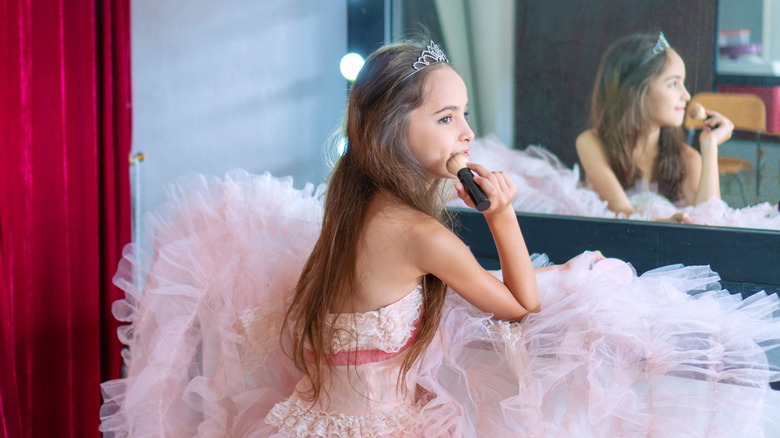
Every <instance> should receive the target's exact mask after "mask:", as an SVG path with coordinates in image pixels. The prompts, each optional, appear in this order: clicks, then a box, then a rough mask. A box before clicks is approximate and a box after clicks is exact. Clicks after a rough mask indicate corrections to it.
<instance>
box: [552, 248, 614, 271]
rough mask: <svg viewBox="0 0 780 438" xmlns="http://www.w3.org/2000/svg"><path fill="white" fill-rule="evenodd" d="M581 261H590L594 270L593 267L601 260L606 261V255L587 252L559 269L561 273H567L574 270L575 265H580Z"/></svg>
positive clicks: (598, 252) (599, 252)
mask: <svg viewBox="0 0 780 438" xmlns="http://www.w3.org/2000/svg"><path fill="white" fill-rule="evenodd" d="M580 260H587V261H589V264H590V267H591V268H592V267H593V265H595V264H596V262H598V261H599V260H604V255H603V254H601V251H585V252H584V253H582V254H580V255H578V256H576V257H574V258H572V259H571V260H569V261H568V262H566V263H564V264H562V265H560V266H559V267H558V270H559V271H566V270H569V269H571V268H572V266H574V265H575V264H577V263H579V261H580Z"/></svg>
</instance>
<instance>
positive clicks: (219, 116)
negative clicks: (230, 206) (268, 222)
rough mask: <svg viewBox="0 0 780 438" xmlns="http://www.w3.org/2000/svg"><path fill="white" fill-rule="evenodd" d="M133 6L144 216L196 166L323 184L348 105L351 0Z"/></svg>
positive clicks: (138, 1)
mask: <svg viewBox="0 0 780 438" xmlns="http://www.w3.org/2000/svg"><path fill="white" fill-rule="evenodd" d="M131 4H132V75H133V105H134V108H133V152H134V153H137V152H143V153H144V154H145V156H146V160H145V161H144V162H143V163H142V167H141V168H140V171H141V172H140V178H139V181H138V182H139V183H140V184H139V185H140V197H141V203H140V206H139V207H140V210H141V212H146V211H149V210H150V209H152V208H153V207H154V206H156V205H157V204H159V203H160V202H161V201H162V200H163V199H164V197H163V190H162V186H163V184H164V183H165V182H167V181H171V180H172V179H174V178H176V177H178V176H180V175H182V174H185V173H189V172H202V173H205V174H209V175H217V176H223V175H224V174H225V172H226V171H228V170H230V169H232V168H243V169H246V170H248V171H250V172H253V173H261V172H264V171H270V172H271V173H273V174H275V175H279V176H282V175H292V176H293V178H294V179H295V186H296V187H302V186H303V184H304V183H305V182H315V183H319V182H323V181H324V179H325V177H326V175H327V171H328V169H327V168H326V167H325V165H324V161H323V146H324V145H325V144H326V141H327V139H328V136H329V135H330V134H331V132H332V131H333V130H334V129H335V128H337V127H338V126H339V125H340V122H341V118H342V116H343V111H344V108H345V103H346V92H347V83H346V80H344V79H343V78H342V77H341V75H340V73H339V71H338V65H339V60H340V58H341V57H342V56H343V55H344V53H346V52H345V50H346V28H347V27H346V0H328V1H326V2H322V1H318V0H294V1H291V0H264V1H252V0H224V1H218V2H217V1H212V0H187V1H184V0H165V1H158V0H134V1H133V2H132V3H131ZM140 235H141V236H143V232H142V233H141V234H140Z"/></svg>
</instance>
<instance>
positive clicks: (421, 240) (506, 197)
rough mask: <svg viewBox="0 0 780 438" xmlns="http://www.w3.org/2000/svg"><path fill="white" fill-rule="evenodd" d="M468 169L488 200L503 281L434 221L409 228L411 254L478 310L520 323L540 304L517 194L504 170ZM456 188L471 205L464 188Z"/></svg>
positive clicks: (488, 218)
mask: <svg viewBox="0 0 780 438" xmlns="http://www.w3.org/2000/svg"><path fill="white" fill-rule="evenodd" d="M469 168H471V169H473V170H476V171H477V173H478V174H479V176H476V177H475V178H474V180H475V181H476V182H477V184H479V185H480V187H482V189H483V190H484V192H485V194H486V195H487V196H488V198H490V201H491V206H490V208H489V209H487V210H486V211H484V212H483V215H484V217H485V220H486V221H487V223H488V226H489V227H490V231H491V233H492V234H493V239H494V241H495V243H496V249H497V250H498V257H499V260H500V263H501V269H502V272H503V276H504V281H503V282H502V281H501V280H499V279H498V278H496V277H495V276H493V275H492V274H490V273H489V272H488V271H486V270H485V269H484V268H482V267H481V266H480V265H479V263H478V262H477V260H476V259H475V258H474V255H473V254H472V253H471V251H470V250H469V249H468V247H467V246H466V245H465V244H464V243H463V241H461V240H460V238H458V236H456V235H455V234H453V233H452V232H451V231H450V230H448V229H447V228H446V227H444V226H443V225H441V224H440V223H438V222H437V221H435V220H433V219H431V220H430V221H425V222H423V223H420V224H418V225H416V226H414V227H413V229H411V230H410V233H411V234H412V236H411V237H412V238H411V239H409V242H411V246H410V248H409V255H410V257H411V259H412V260H413V263H414V264H415V265H416V266H417V267H418V268H419V269H420V270H421V272H429V273H432V274H434V275H436V276H437V277H438V278H440V279H441V280H442V281H444V282H445V283H446V284H447V285H448V286H450V287H451V288H452V289H453V290H454V291H456V292H457V293H458V294H460V295H461V296H463V298H465V299H466V301H468V302H470V303H471V304H473V305H474V306H475V307H477V308H478V309H480V310H482V311H484V312H488V313H492V314H493V315H494V317H496V318H498V319H509V320H515V321H519V320H520V319H522V318H523V317H524V316H525V315H527V314H528V313H530V312H538V311H539V307H540V300H539V289H538V286H537V284H536V275H535V274H534V269H533V265H532V264H531V258H530V256H529V255H528V249H527V248H526V245H525V239H524V238H523V234H522V232H521V231H520V226H519V224H518V222H517V216H516V215H515V212H514V210H513V209H512V205H511V201H512V199H513V198H514V196H515V195H516V192H517V190H516V188H515V186H514V183H513V182H512V180H511V179H510V178H509V177H508V176H506V175H504V174H503V173H502V172H489V171H487V169H485V168H484V167H482V166H480V165H476V164H473V163H469ZM455 187H456V190H457V191H458V195H459V196H460V197H461V199H463V200H464V201H465V202H466V203H467V204H468V205H470V206H472V207H473V205H472V204H471V200H470V199H469V198H468V196H467V195H466V194H465V192H464V190H463V186H462V184H460V183H457V184H456V185H455Z"/></svg>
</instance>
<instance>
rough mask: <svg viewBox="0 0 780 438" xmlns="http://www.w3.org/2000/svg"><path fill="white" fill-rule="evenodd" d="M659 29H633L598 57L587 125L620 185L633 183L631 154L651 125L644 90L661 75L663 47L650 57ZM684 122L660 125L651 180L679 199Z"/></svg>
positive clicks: (637, 172)
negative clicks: (642, 31)
mask: <svg viewBox="0 0 780 438" xmlns="http://www.w3.org/2000/svg"><path fill="white" fill-rule="evenodd" d="M657 39H658V34H654V35H653V34H632V35H628V36H625V37H622V38H620V39H618V40H617V41H615V42H613V43H612V44H611V45H610V46H609V48H608V49H607V51H606V53H604V56H603V57H602V59H601V64H600V65H599V70H598V73H597V74H596V81H595V83H594V85H593V95H592V97H591V105H590V127H591V128H592V129H594V130H595V131H596V134H597V135H598V137H599V138H600V139H601V141H602V142H603V144H604V147H605V149H606V153H607V157H608V160H609V165H610V167H611V168H612V171H613V172H615V176H617V178H618V181H620V184H621V185H622V186H623V188H624V189H626V188H629V187H632V186H633V185H634V184H635V183H636V180H637V179H638V178H640V177H641V176H642V175H641V171H640V170H639V169H638V168H637V165H636V163H635V162H634V158H633V154H634V149H635V148H636V145H637V142H638V140H639V139H640V138H642V137H644V136H647V135H648V133H649V130H650V126H649V122H648V117H647V105H646V102H647V95H648V93H649V88H650V82H652V80H653V79H654V78H655V77H656V76H658V75H659V74H661V71H662V70H663V68H664V66H665V65H666V62H667V51H666V50H664V51H662V52H660V53H658V54H656V55H654V56H651V55H650V54H651V53H652V49H653V46H654V45H655V43H656V41H657ZM684 145H685V141H684V138H683V131H682V127H677V126H676V127H662V128H661V134H660V136H659V140H658V157H657V158H656V160H655V163H654V164H653V175H651V177H652V179H653V180H655V181H658V192H659V193H660V194H662V195H664V196H665V197H667V198H668V199H670V200H672V201H676V200H678V199H680V196H681V194H680V186H681V184H682V179H683V171H684V167H683V162H682V148H683V147H684Z"/></svg>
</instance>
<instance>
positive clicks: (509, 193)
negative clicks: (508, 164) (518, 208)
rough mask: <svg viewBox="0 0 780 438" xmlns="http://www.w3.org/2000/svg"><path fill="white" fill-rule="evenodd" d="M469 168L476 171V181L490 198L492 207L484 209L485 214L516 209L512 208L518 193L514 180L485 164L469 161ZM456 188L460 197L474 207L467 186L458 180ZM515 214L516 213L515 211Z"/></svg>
mask: <svg viewBox="0 0 780 438" xmlns="http://www.w3.org/2000/svg"><path fill="white" fill-rule="evenodd" d="M468 168H469V169H471V170H473V171H475V172H476V173H477V174H476V175H474V182H475V183H477V185H478V186H479V187H480V188H481V189H482V191H483V192H485V195H486V196H487V197H488V199H490V208H488V209H487V210H485V211H483V212H482V214H484V215H491V214H494V213H498V212H501V211H504V210H506V209H507V208H508V209H509V210H510V211H514V210H513V208H512V201H513V200H514V199H515V196H516V195H517V187H515V183H514V181H512V178H510V177H509V176H508V175H507V174H505V173H504V172H491V171H489V170H488V169H487V168H485V167H484V166H482V165H480V164H476V163H468ZM455 190H456V191H457V192H458V197H459V198H460V199H462V200H463V202H465V203H466V205H468V206H469V207H471V208H475V207H474V203H473V202H471V198H469V195H468V193H466V188H465V187H463V183H461V182H460V181H458V182H457V183H455ZM513 214H514V213H513Z"/></svg>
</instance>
